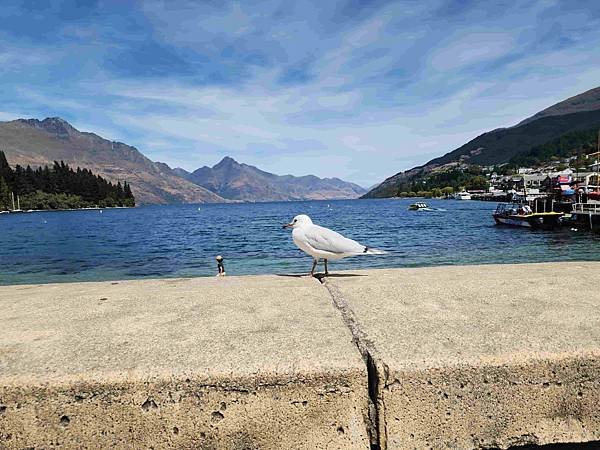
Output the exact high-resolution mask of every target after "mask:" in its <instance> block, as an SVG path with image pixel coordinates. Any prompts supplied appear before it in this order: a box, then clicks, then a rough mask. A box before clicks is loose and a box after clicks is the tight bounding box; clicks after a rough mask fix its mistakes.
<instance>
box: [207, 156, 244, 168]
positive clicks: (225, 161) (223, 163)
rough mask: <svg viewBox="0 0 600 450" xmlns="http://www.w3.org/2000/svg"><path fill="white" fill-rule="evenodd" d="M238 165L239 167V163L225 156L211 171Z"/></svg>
mask: <svg viewBox="0 0 600 450" xmlns="http://www.w3.org/2000/svg"><path fill="white" fill-rule="evenodd" d="M239 165H240V163H238V162H237V161H236V160H235V159H233V158H232V157H231V156H225V157H224V158H223V159H222V160H221V161H219V162H218V163H217V164H215V165H214V166H213V169H218V168H222V167H233V166H239Z"/></svg>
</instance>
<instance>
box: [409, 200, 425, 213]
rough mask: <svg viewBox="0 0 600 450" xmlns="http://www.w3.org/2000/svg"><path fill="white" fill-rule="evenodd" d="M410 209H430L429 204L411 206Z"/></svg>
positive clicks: (420, 203) (421, 203) (419, 203)
mask: <svg viewBox="0 0 600 450" xmlns="http://www.w3.org/2000/svg"><path fill="white" fill-rule="evenodd" d="M408 209H409V210H411V211H418V210H419V209H429V206H427V203H423V202H417V203H413V204H412V205H410V206H409V207H408Z"/></svg>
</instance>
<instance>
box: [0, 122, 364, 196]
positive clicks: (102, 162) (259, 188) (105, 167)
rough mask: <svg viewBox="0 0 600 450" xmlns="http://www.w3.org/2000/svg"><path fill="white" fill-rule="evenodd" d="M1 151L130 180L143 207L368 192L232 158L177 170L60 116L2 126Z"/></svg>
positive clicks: (15, 158)
mask: <svg viewBox="0 0 600 450" xmlns="http://www.w3.org/2000/svg"><path fill="white" fill-rule="evenodd" d="M0 149H2V150H4V152H5V154H6V157H7V159H8V161H9V163H10V164H11V165H12V166H15V165H17V164H19V165H21V166H27V165H30V166H32V167H39V166H44V165H50V166H51V165H52V163H53V162H54V161H64V162H65V163H67V164H69V165H70V166H72V167H85V168H87V169H90V170H92V171H93V172H94V173H95V174H98V175H101V176H102V177H104V178H106V179H107V180H109V181H113V182H117V181H121V182H123V181H127V182H128V183H129V184H130V185H131V189H132V191H133V193H134V195H135V198H136V202H137V203H138V204H148V203H162V204H164V203H216V202H228V201H231V200H244V201H269V200H305V199H337V198H357V197H358V196H360V195H361V194H363V193H364V192H365V190H364V189H363V188H361V187H360V186H357V185H355V184H352V183H347V182H344V181H342V180H339V179H337V178H325V179H321V178H317V177H315V176H313V175H307V176H304V177H294V176H292V175H285V176H278V175H274V174H271V173H268V172H264V171H262V170H259V169H257V168H256V167H253V166H248V165H246V164H239V163H237V162H236V161H234V160H233V159H231V158H224V159H223V161H221V162H220V163H219V164H217V165H216V166H214V167H212V168H209V167H202V168H200V169H198V170H196V171H194V172H192V173H190V172H187V171H185V170H184V169H172V168H171V167H169V166H168V165H167V164H164V163H161V162H153V161H151V160H150V159H148V158H147V157H146V156H144V155H143V154H142V153H141V152H140V151H139V150H138V149H136V148H135V147H132V146H130V145H127V144H124V143H122V142H115V141H110V140H107V139H104V138H102V137H100V136H98V135H97V134H94V133H88V132H81V131H79V130H77V129H76V128H74V127H73V126H72V125H71V124H69V123H68V122H67V121H65V120H63V119H61V118H59V117H52V118H46V119H44V120H38V119H17V120H13V121H10V122H0Z"/></svg>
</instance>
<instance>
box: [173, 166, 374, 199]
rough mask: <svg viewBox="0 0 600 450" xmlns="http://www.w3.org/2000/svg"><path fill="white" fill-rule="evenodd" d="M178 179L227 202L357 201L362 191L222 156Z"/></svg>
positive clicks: (336, 181) (339, 182) (338, 182)
mask: <svg viewBox="0 0 600 450" xmlns="http://www.w3.org/2000/svg"><path fill="white" fill-rule="evenodd" d="M185 172H186V171H178V175H179V176H183V177H184V178H186V179H187V180H189V181H191V182H193V183H195V184H197V185H199V186H202V187H204V188H206V189H208V190H210V191H212V192H215V193H217V194H218V195H220V196H222V197H224V198H227V199H230V200H245V201H253V202H254V201H259V202H260V201H277V200H310V199H315V200H316V199H335V198H357V197H358V196H359V195H361V194H362V193H364V192H365V190H364V189H363V188H362V187H360V186H358V185H356V184H353V183H348V182H345V181H342V180H340V179H338V178H324V179H321V178H318V177H316V176H314V175H305V176H302V177H295V176H293V175H282V176H279V175H275V174H273V173H269V172H265V171H263V170H261V169H259V168H258V167H255V166H250V165H248V164H244V163H239V162H237V161H236V160H235V159H233V158H232V157H230V156H225V157H224V158H223V159H222V160H221V161H219V163H217V164H215V165H214V166H213V167H207V166H204V167H200V168H199V169H196V170H195V171H194V172H192V173H191V174H189V173H185Z"/></svg>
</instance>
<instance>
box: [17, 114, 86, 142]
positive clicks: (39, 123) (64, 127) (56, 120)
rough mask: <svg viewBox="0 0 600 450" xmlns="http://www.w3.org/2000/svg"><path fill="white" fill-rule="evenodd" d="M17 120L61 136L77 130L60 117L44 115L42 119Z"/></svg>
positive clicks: (66, 135) (64, 136)
mask: <svg viewBox="0 0 600 450" xmlns="http://www.w3.org/2000/svg"><path fill="white" fill-rule="evenodd" d="M17 122H19V123H22V124H25V125H28V126H31V127H34V128H41V129H43V130H45V131H47V132H48V133H51V134H54V135H56V136H58V137H63V138H66V137H68V136H69V134H71V133H73V132H77V130H76V129H75V128H74V127H73V126H72V125H71V124H70V123H69V122H67V121H66V120H64V119H62V118H60V117H46V118H45V119H44V120H38V119H17Z"/></svg>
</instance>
